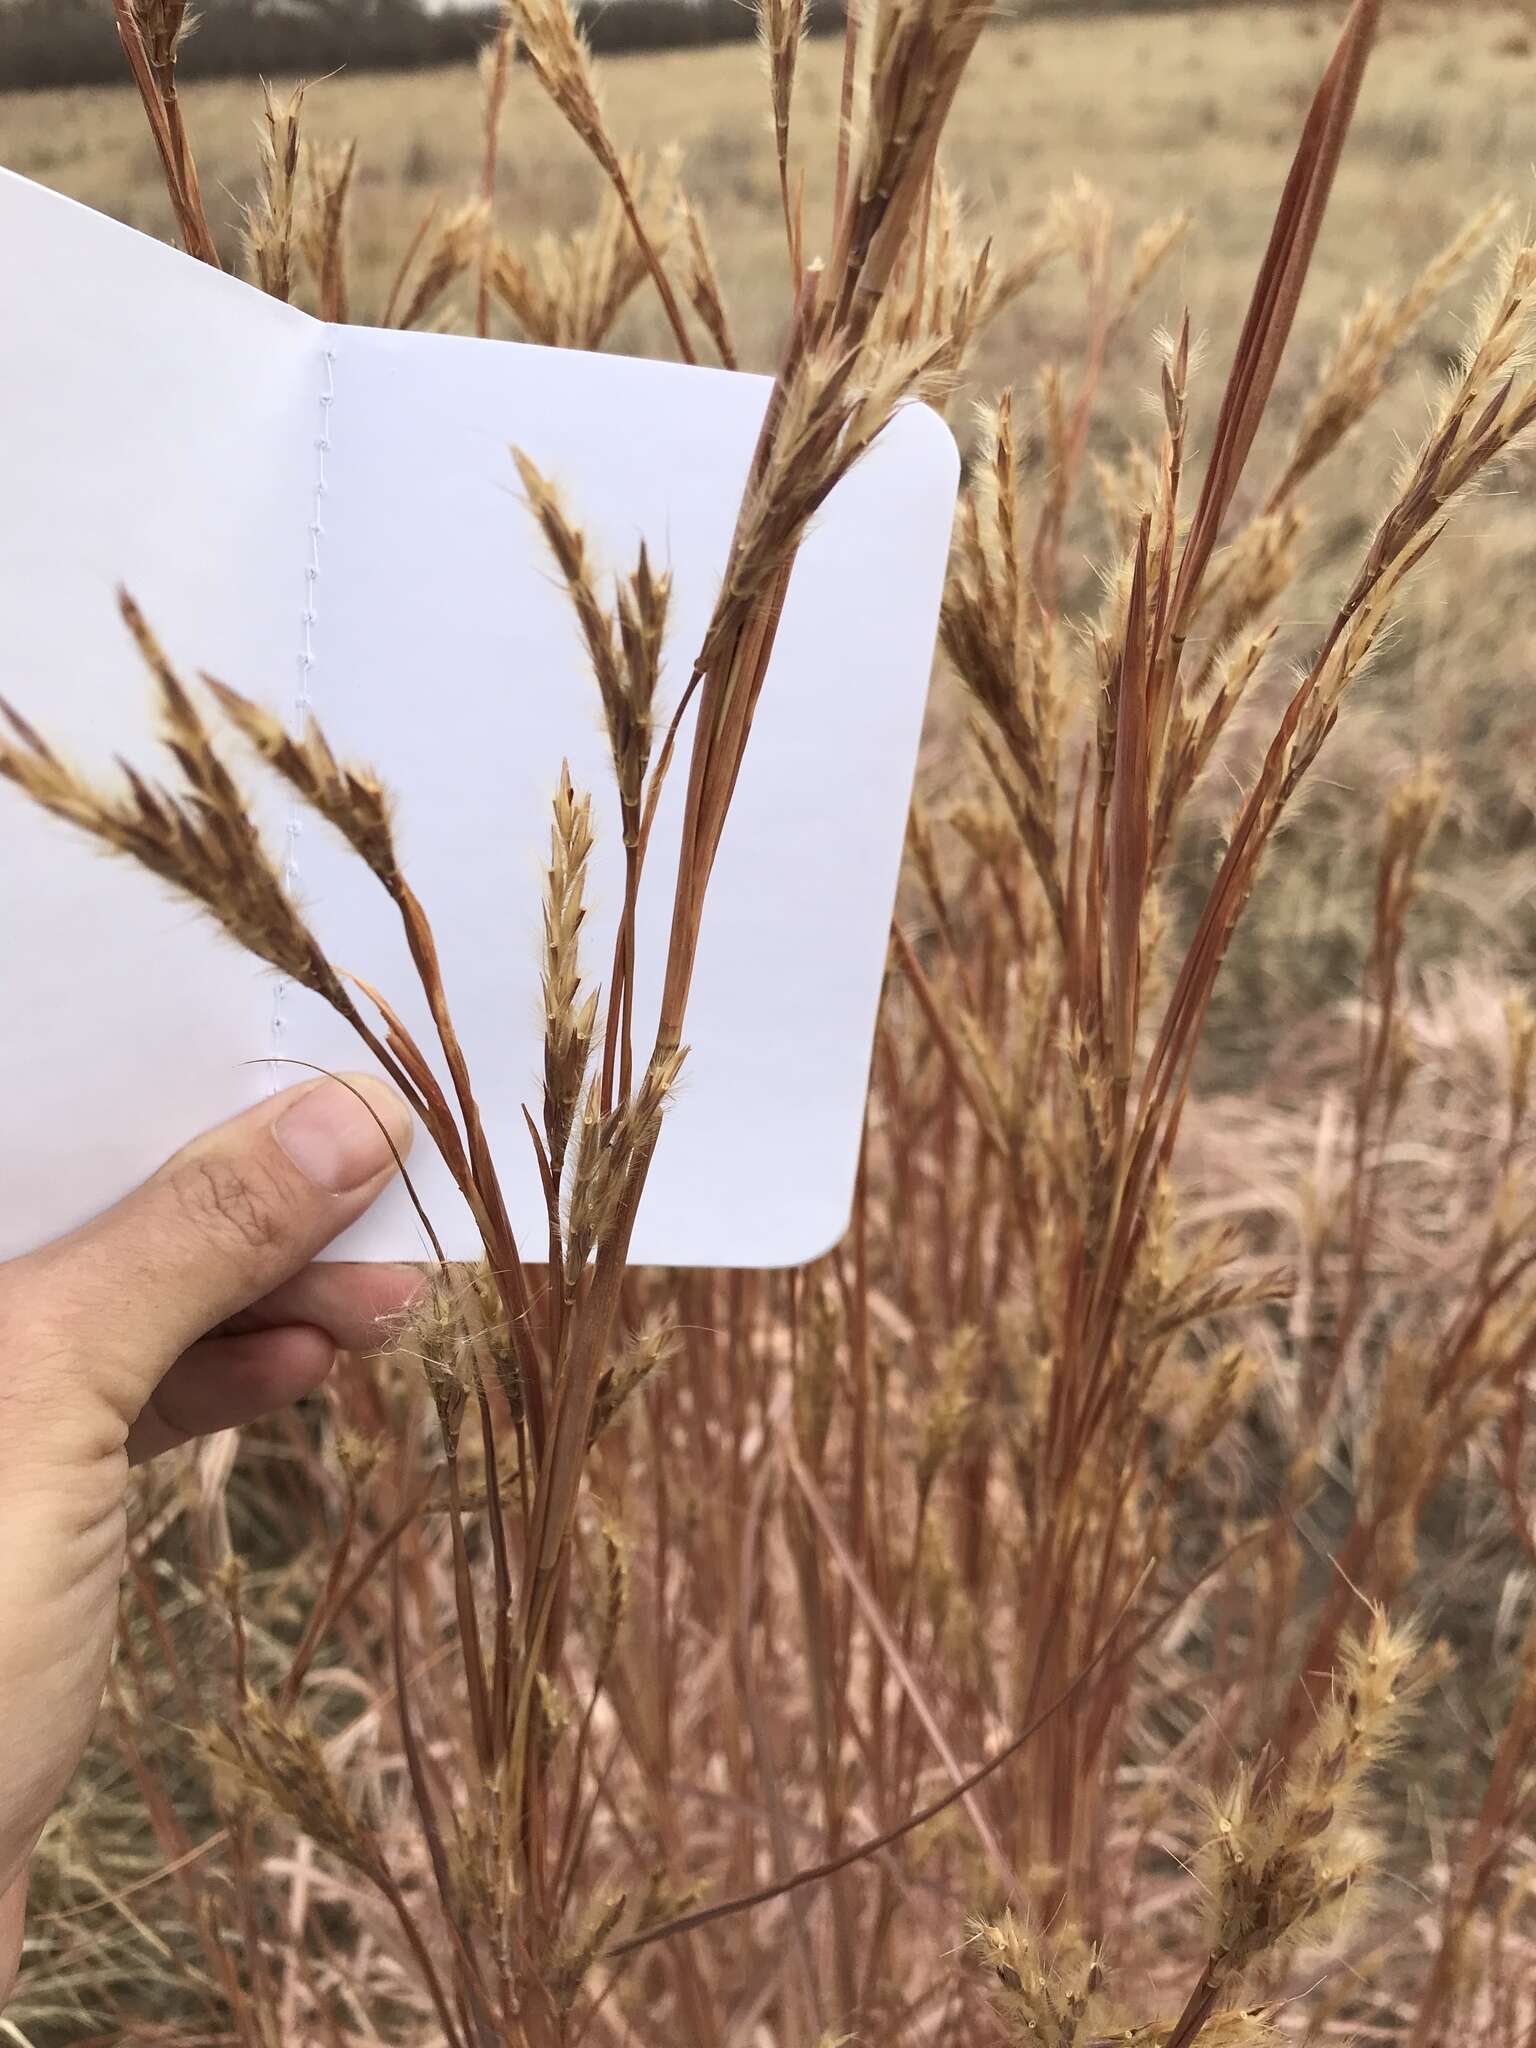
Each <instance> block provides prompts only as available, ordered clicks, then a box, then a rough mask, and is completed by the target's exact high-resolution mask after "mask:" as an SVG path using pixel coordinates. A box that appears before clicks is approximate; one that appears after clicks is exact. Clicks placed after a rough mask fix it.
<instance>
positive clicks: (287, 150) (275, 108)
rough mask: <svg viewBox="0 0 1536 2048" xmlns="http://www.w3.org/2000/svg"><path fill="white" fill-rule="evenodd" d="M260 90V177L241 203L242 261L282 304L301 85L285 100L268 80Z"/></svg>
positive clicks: (293, 226)
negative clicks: (251, 199)
mask: <svg viewBox="0 0 1536 2048" xmlns="http://www.w3.org/2000/svg"><path fill="white" fill-rule="evenodd" d="M263 91H264V95H265V110H264V114H263V119H262V125H261V129H260V135H261V183H260V186H259V196H258V198H257V200H256V202H255V204H254V205H252V206H248V207H247V208H246V209H245V250H246V264H247V268H248V271H249V274H250V277H251V280H252V282H253V283H255V284H257V285H258V286H259V287H260V288H261V290H262V291H264V292H266V293H267V294H268V295H269V296H270V297H272V298H274V299H280V300H282V302H283V303H284V305H286V304H287V303H288V302H289V300H290V299H291V298H292V297H293V278H294V261H293V259H294V248H295V238H296V233H297V220H298V207H297V195H298V183H299V117H300V115H301V113H302V111H303V106H304V88H303V87H302V86H299V87H298V88H297V89H296V90H295V91H294V92H293V93H291V94H290V95H289V98H288V101H287V104H286V105H279V103H278V100H277V97H276V95H275V94H274V93H273V91H272V88H271V87H270V86H266V87H264V88H263Z"/></svg>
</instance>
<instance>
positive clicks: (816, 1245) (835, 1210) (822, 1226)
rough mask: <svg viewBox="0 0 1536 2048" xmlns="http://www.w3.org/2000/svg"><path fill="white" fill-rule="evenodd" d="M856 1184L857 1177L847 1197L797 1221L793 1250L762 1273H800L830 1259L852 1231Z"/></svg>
mask: <svg viewBox="0 0 1536 2048" xmlns="http://www.w3.org/2000/svg"><path fill="white" fill-rule="evenodd" d="M855 1180H856V1177H855V1179H850V1181H849V1183H848V1189H847V1193H846V1194H845V1195H841V1196H839V1197H838V1198H837V1200H836V1201H835V1202H833V1201H828V1202H827V1203H826V1204H825V1206H823V1207H821V1208H819V1209H818V1210H816V1211H814V1212H813V1213H812V1214H810V1215H808V1216H805V1217H797V1218H796V1219H795V1231H794V1241H793V1247H792V1249H791V1250H790V1251H788V1252H787V1253H786V1254H783V1255H781V1256H779V1257H778V1258H775V1259H773V1260H772V1261H771V1262H769V1261H764V1267H763V1270H764V1271H766V1272H770V1273H798V1272H800V1271H802V1270H803V1269H804V1268H805V1267H807V1266H814V1265H815V1264H817V1262H818V1261H819V1260H821V1259H826V1258H830V1257H831V1256H832V1254H833V1252H835V1251H836V1250H837V1248H838V1246H839V1245H841V1244H842V1242H843V1240H844V1239H845V1238H846V1237H847V1235H848V1233H849V1231H850V1230H851V1229H852V1228H853V1198H854V1190H855ZM802 1228H803V1232H804V1235H803V1237H802V1236H801V1231H802Z"/></svg>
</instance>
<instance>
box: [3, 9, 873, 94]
mask: <svg viewBox="0 0 1536 2048" xmlns="http://www.w3.org/2000/svg"><path fill="white" fill-rule="evenodd" d="M581 11H582V16H583V25H584V27H585V29H586V33H587V36H588V39H589V40H590V42H591V43H592V45H593V47H594V49H596V50H598V51H600V52H615V53H616V52H622V51H626V50H657V49H673V48H679V47H682V48H687V47H689V46H690V45H696V44H704V43H721V42H731V41H735V40H738V39H744V38H746V37H749V36H752V35H754V34H755V33H756V26H757V22H756V14H755V10H754V9H753V8H752V6H751V5H750V4H749V0H606V4H589V5H584V6H583V7H582V10H581ZM816 12H817V15H818V19H817V23H816V27H817V28H819V29H822V30H826V29H830V28H835V27H840V26H841V22H842V11H841V6H840V5H838V4H836V0H821V5H820V7H819V8H818V9H817V10H816ZM197 13H198V21H197V26H196V28H195V30H194V32H193V33H192V34H191V35H190V36H188V38H187V40H186V42H185V43H184V44H183V46H182V70H183V73H184V74H185V75H186V76H187V77H190V78H212V77H228V76H249V75H252V74H254V73H257V72H265V73H304V74H307V75H309V76H318V75H319V74H321V73H324V72H328V71H334V70H336V69H338V68H339V67H341V66H343V65H345V66H346V67H348V68H349V69H352V70H384V69H388V70H394V69H405V70H409V69H415V68H417V67H419V66H422V65H427V64H451V63H455V62H459V61H461V60H463V59H464V58H467V57H470V56H472V55H473V54H474V52H475V51H476V50H478V49H479V48H480V47H481V45H482V44H483V43H484V42H485V41H486V40H487V38H488V37H489V36H490V35H491V34H492V32H493V31H494V28H495V25H496V19H497V10H496V8H495V7H494V5H492V6H486V7H483V8H481V7H463V8H460V7H453V8H449V9H447V10H445V11H444V12H441V13H439V12H436V11H429V10H428V9H427V8H426V7H424V6H422V5H421V4H420V0H277V4H272V5H267V6H263V5H261V4H259V0H202V5H201V6H199V7H198V9H197ZM124 76H126V73H125V71H124V68H123V58H122V49H121V45H120V44H119V42H118V39H117V31H116V29H115V27H114V26H113V19H112V6H111V0H0V90H3V89H16V88H26V87H32V86H49V85H96V84H100V83H103V82H104V81H108V80H114V79H118V78H122V77H124Z"/></svg>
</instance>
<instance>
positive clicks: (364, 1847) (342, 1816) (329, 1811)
mask: <svg viewBox="0 0 1536 2048" xmlns="http://www.w3.org/2000/svg"><path fill="white" fill-rule="evenodd" d="M202 1746H203V1754H204V1757H205V1759H206V1760H207V1762H208V1765H209V1767H210V1768H211V1770H212V1772H213V1774H214V1777H215V1779H216V1780H217V1781H220V1782H222V1783H224V1784H225V1785H226V1786H228V1787H229V1788H230V1789H231V1790H234V1791H236V1792H237V1793H240V1794H244V1795H245V1796H246V1797H247V1798H251V1799H255V1800H256V1801H258V1802H259V1803H260V1804H261V1805H263V1806H265V1807H266V1808H268V1809H269V1811H271V1812H273V1813H277V1814H280V1815H282V1816H283V1818H284V1819H286V1820H289V1821H292V1822H293V1823H295V1825H297V1826H298V1827H300V1828H302V1829H303V1830H304V1832H305V1833H306V1834H307V1835H309V1836H310V1837H311V1838H312V1839H313V1840H314V1841H315V1842H316V1843H318V1844H319V1846H320V1847H321V1848H322V1849H324V1850H326V1851H327V1852H328V1853H329V1854H330V1855H332V1856H334V1857H336V1858H337V1859H338V1861H340V1862H342V1863H345V1864H347V1865H348V1866H349V1867H350V1868H351V1869H353V1870H356V1871H358V1872H360V1873H361V1874H362V1875H363V1876H364V1877H367V1878H369V1879H371V1880H372V1881H374V1882H375V1883H376V1882H378V1880H379V1878H380V1876H381V1875H382V1874H383V1868H384V1865H383V1859H382V1854H381V1851H380V1847H379V1844H378V1842H377V1840H376V1839H375V1838H374V1836H373V1835H372V1834H371V1833H370V1832H369V1830H368V1829H367V1828H366V1827H365V1826H364V1824H363V1822H362V1821H361V1820H360V1819H359V1818H358V1816H357V1815H356V1814H355V1813H353V1811H352V1809H351V1808H350V1807H349V1806H348V1805H347V1803H346V1800H345V1799H344V1798H343V1796H342V1793H341V1788H340V1787H339V1786H338V1784H337V1782H336V1779H335V1776H334V1774H333V1773H332V1771H331V1768H330V1766H329V1765H328V1764H327V1762H326V1760H325V1754H324V1752H323V1750H322V1749H321V1747H320V1744H319V1743H318V1742H317V1741H316V1739H315V1737H314V1734H313V1733H312V1731H311V1730H310V1729H309V1728H307V1727H306V1726H304V1725H303V1724H302V1723H301V1722H298V1721H294V1720H291V1719H285V1718H283V1717H282V1716H281V1715H280V1714H278V1713H277V1712H276V1711H275V1710H274V1709H273V1708H272V1707H270V1706H269V1705H268V1704H267V1702H266V1701H265V1700H262V1699H259V1698H257V1697H255V1696H254V1695H252V1696H248V1697H247V1698H246V1700H245V1702H244V1704H243V1707H242V1711H241V1713H240V1716H239V1719H238V1720H237V1721H236V1722H234V1723H232V1724H231V1725H229V1726H228V1727H225V1728H220V1729H217V1730H215V1731H213V1732H212V1733H210V1734H209V1735H207V1736H206V1737H205V1738H204V1740H203V1745H202Z"/></svg>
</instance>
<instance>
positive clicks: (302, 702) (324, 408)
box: [271, 348, 336, 1094]
mask: <svg viewBox="0 0 1536 2048" xmlns="http://www.w3.org/2000/svg"><path fill="white" fill-rule="evenodd" d="M324 362H325V388H324V390H323V391H322V392H321V394H320V432H319V434H318V435H317V437H316V440H315V489H314V496H313V499H312V501H311V506H310V515H309V559H308V561H307V562H306V563H305V565H304V610H303V612H302V614H301V623H302V626H303V633H302V635H301V638H300V643H299V661H298V668H299V677H298V686H297V688H296V689H295V691H294V696H293V735H294V737H295V739H298V740H303V738H304V737H305V735H306V733H307V732H308V730H309V719H310V713H311V711H312V710H313V708H314V692H313V689H312V683H313V678H314V670H315V662H316V659H317V657H316V654H315V626H316V624H317V622H318V620H319V616H320V611H319V599H320V543H321V541H323V540H324V538H325V520H324V512H325V499H326V495H327V493H328V491H329V490H330V476H329V467H330V455H331V413H332V409H333V407H334V406H335V403H336V351H335V349H334V348H327V349H326V350H325V355H324ZM303 836H304V819H303V815H302V813H301V810H300V806H299V800H298V798H297V796H294V797H292V798H290V800H289V804H288V822H287V825H286V826H285V828H284V834H283V869H282V876H283V888H284V891H285V892H286V893H287V894H288V895H289V896H295V895H297V893H298V886H299V842H300V841H301V840H302V838H303ZM290 986H291V984H290V983H289V981H288V980H287V978H286V977H279V979H278V981H277V983H276V984H275V986H274V988H273V991H272V1068H271V1090H272V1092H273V1093H274V1094H275V1093H276V1092H277V1090H278V1088H279V1087H281V1085H282V1081H281V1079H280V1077H279V1073H278V1064H279V1061H280V1060H281V1058H282V1054H283V1045H284V1041H285V1036H286V1033H287V1030H288V990H289V988H290Z"/></svg>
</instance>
